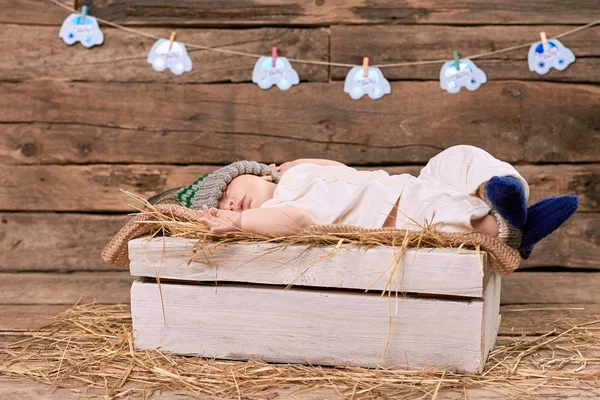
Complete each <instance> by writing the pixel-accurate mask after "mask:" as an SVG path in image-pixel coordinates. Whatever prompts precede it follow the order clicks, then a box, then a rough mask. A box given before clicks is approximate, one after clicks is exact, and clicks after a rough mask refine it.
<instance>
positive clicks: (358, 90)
mask: <svg viewBox="0 0 600 400" xmlns="http://www.w3.org/2000/svg"><path fill="white" fill-rule="evenodd" d="M344 92H345V93H348V94H350V97H352V98H353V99H354V100H358V99H360V98H361V97H363V96H364V95H365V94H368V95H369V97H370V98H372V99H373V100H377V99H380V98H382V97H383V96H385V95H386V94H390V93H392V87H391V86H390V83H389V82H388V80H387V79H385V77H384V76H383V74H382V73H381V70H380V69H379V68H376V67H369V68H368V70H367V76H365V73H364V69H363V67H353V68H352V69H351V70H350V72H348V75H346V80H345V82H344Z"/></svg>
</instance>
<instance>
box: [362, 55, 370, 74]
mask: <svg viewBox="0 0 600 400" xmlns="http://www.w3.org/2000/svg"><path fill="white" fill-rule="evenodd" d="M363 75H364V76H365V78H366V77H367V76H369V57H363Z"/></svg>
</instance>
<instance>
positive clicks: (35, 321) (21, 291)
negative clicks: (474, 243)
mask: <svg viewBox="0 0 600 400" xmlns="http://www.w3.org/2000/svg"><path fill="white" fill-rule="evenodd" d="M0 275H1V276H0V346H3V345H5V344H7V343H10V342H12V341H16V340H20V339H23V338H25V337H27V336H28V335H30V331H31V330H34V329H36V328H37V327H40V326H42V325H44V324H46V323H47V322H49V321H50V320H51V318H52V316H53V315H55V314H56V313H58V312H60V311H63V310H66V309H67V308H69V307H70V306H71V305H72V304H74V303H75V302H77V301H81V302H89V301H92V300H96V301H97V302H100V303H106V304H112V303H128V302H129V289H130V285H131V282H132V281H133V278H132V277H131V276H129V274H128V272H127V271H114V272H76V273H69V274H59V273H19V274H10V273H4V274H0ZM598 288H600V273H593V272H517V273H513V274H512V275H510V276H508V277H506V278H504V279H503V290H502V303H503V305H502V307H501V313H502V324H501V327H500V332H499V338H498V342H501V341H502V340H505V339H506V338H510V337H513V336H516V335H522V334H523V333H528V334H541V333H546V332H549V331H552V330H554V329H555V328H556V327H565V326H567V324H575V323H585V322H590V321H593V320H598V319H600V296H598ZM597 350H598V351H599V353H600V347H599V348H598V349H597ZM599 378H600V375H599ZM296 389H297V388H285V389H282V391H281V398H289V393H291V392H292V391H293V390H296ZM467 395H468V398H473V399H475V398H476V399H496V398H498V399H500V398H503V397H502V395H500V394H498V393H494V392H487V391H485V390H481V389H477V390H475V389H474V390H471V391H469V392H467ZM299 397H300V398H303V399H304V398H321V399H330V398H335V394H334V392H327V391H325V392H312V393H308V394H303V395H302V396H299ZM76 398H77V396H76V395H73V394H72V393H71V392H69V391H68V390H65V389H57V390H56V389H52V388H49V387H47V386H45V385H42V384H38V383H35V382H32V381H31V382H30V381H23V380H21V381H15V380H8V379H7V378H6V377H3V376H0V399H23V400H29V399H32V400H33V399H36V400H44V399H76ZM155 398H160V399H186V398H189V397H188V396H186V395H185V394H182V393H175V392H172V393H163V394H161V395H160V396H157V397H155ZM437 398H438V399H453V398H464V393H462V392H460V393H438V396H437ZM544 398H546V399H565V398H574V399H575V398H576V399H592V398H596V399H597V398H600V389H597V390H594V391H590V390H582V391H576V390H572V391H569V392H566V391H564V390H554V391H553V390H548V392H547V393H545V397H544Z"/></svg>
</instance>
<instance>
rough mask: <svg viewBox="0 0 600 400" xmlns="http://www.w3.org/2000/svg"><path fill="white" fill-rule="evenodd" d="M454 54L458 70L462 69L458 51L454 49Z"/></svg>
mask: <svg viewBox="0 0 600 400" xmlns="http://www.w3.org/2000/svg"><path fill="white" fill-rule="evenodd" d="M452 54H454V65H455V66H456V70H457V71H460V63H459V58H458V51H456V50H453V51H452Z"/></svg>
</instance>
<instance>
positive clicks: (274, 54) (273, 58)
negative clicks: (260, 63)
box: [271, 47, 277, 68]
mask: <svg viewBox="0 0 600 400" xmlns="http://www.w3.org/2000/svg"><path fill="white" fill-rule="evenodd" d="M276 65H277V47H273V48H272V49H271V67H272V68H275V66H276Z"/></svg>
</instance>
